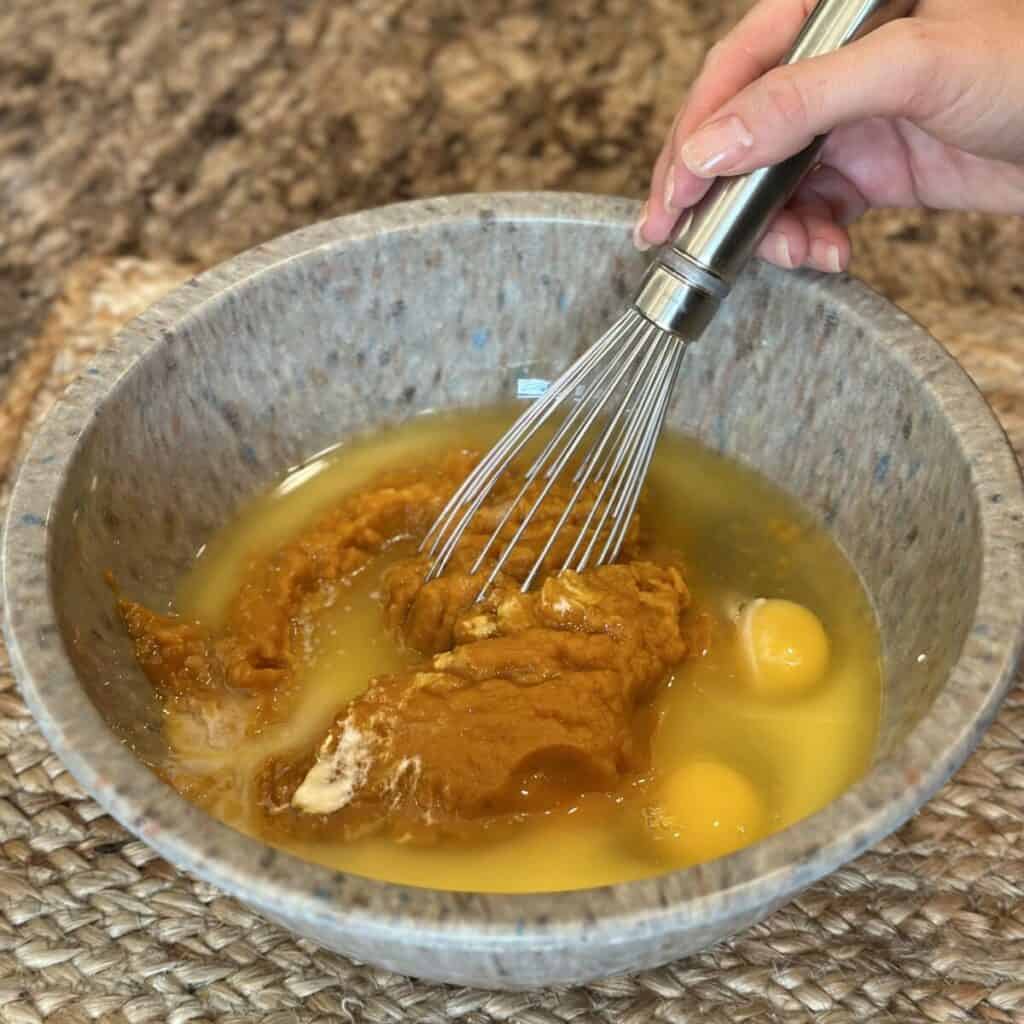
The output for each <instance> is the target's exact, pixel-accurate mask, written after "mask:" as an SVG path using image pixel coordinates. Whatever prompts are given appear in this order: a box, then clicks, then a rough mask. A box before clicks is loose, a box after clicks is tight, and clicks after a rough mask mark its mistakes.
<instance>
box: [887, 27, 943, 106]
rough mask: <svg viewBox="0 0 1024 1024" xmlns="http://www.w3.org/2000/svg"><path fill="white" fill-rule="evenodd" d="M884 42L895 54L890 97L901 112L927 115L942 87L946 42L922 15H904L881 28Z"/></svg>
mask: <svg viewBox="0 0 1024 1024" xmlns="http://www.w3.org/2000/svg"><path fill="white" fill-rule="evenodd" d="M880 31H881V32H884V33H885V36H886V37H887V39H886V45H887V46H888V48H889V49H890V50H891V52H892V53H893V55H894V57H895V58H896V60H895V63H894V69H895V70H896V72H897V73H896V75H895V76H894V78H895V81H894V86H895V88H894V89H893V91H892V93H891V94H890V95H891V99H892V101H893V102H894V103H895V104H896V108H897V110H898V112H899V113H900V114H905V115H909V116H911V117H927V116H928V115H929V114H930V113H932V111H933V108H934V105H935V103H936V101H937V100H938V98H939V97H940V95H941V93H942V90H941V89H940V88H938V86H939V85H940V83H941V81H942V64H943V63H944V62H945V60H946V57H947V55H948V52H949V46H948V43H946V42H945V41H944V40H943V39H942V36H941V32H940V31H938V30H937V28H936V26H935V25H934V24H933V23H931V22H929V21H927V20H925V19H923V18H903V19H901V20H899V21H894V22H891V23H890V24H888V25H885V26H883V27H882V29H881V30H880Z"/></svg>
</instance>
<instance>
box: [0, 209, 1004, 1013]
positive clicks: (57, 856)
mask: <svg viewBox="0 0 1024 1024" xmlns="http://www.w3.org/2000/svg"><path fill="white" fill-rule="evenodd" d="M901 216H909V215H901ZM911 221H912V223H910V227H907V226H906V224H904V226H903V227H900V224H899V223H896V224H892V223H887V224H883V225H880V224H879V223H878V222H877V220H876V222H875V224H874V227H873V229H872V231H871V232H869V233H866V234H865V236H864V239H863V241H862V245H861V248H860V266H859V269H860V271H861V273H862V274H863V275H864V276H866V277H867V278H868V279H870V280H872V281H873V283H875V284H877V285H879V286H881V287H882V288H883V289H884V290H886V291H888V292H889V294H891V295H894V297H897V298H899V299H900V300H901V301H902V302H903V304H904V305H905V306H906V307H907V308H908V309H910V311H911V312H913V313H914V314H915V315H917V316H918V318H919V319H921V320H922V321H924V322H925V323H926V324H927V325H928V326H929V327H931V329H932V330H933V331H934V332H935V333H936V334H937V335H938V336H939V337H940V338H941V339H942V340H943V341H944V342H946V343H947V344H948V345H949V347H950V348H951V349H952V350H953V352H954V353H955V354H956V355H957V357H958V358H959V359H960V360H961V361H962V362H963V363H964V365H965V366H967V368H968V369H969V370H970V372H971V373H972V374H973V375H974V377H975V379H976V380H977V381H978V383H979V384H980V385H981V387H982V388H983V389H984V390H985V391H986V393H987V394H988V395H989V397H990V400H992V401H993V403H994V405H995V406H996V408H997V410H998V411H999V413H1000V415H1001V416H1002V418H1003V421H1004V423H1005V424H1006V426H1007V428H1008V430H1009V432H1010V434H1011V436H1012V437H1013V439H1014V441H1015V444H1016V446H1017V450H1018V452H1021V451H1022V450H1024V303H1021V301H1020V297H1019V296H1018V295H1016V294H1014V293H1013V291H1012V289H1010V287H1009V285H1008V284H1007V286H1006V288H1005V290H1003V291H1002V292H1000V293H999V294H993V293H992V292H991V291H989V292H986V291H984V290H980V289H979V288H978V286H977V281H975V280H974V279H975V278H977V276H978V274H979V273H981V271H980V270H978V269H975V270H971V271H968V270H964V271H960V270H957V269H956V268H955V260H954V261H952V262H951V261H950V259H949V249H950V248H955V244H950V245H949V246H948V247H946V250H945V251H946V256H945V257H944V260H943V261H940V262H937V263H936V264H935V266H934V267H933V268H932V270H933V273H932V274H931V276H930V277H929V278H928V280H929V282H930V284H929V285H928V287H925V288H916V289H911V291H910V293H909V294H907V293H905V291H904V290H901V288H900V287H898V286H894V282H896V283H898V282H899V280H900V278H899V275H898V274H897V275H896V277H895V278H894V277H893V272H892V271H891V269H890V268H891V267H892V266H893V265H896V264H898V263H899V244H900V239H901V238H903V237H904V236H906V237H905V241H906V242H907V243H908V244H911V245H917V244H918V243H920V241H921V234H920V232H921V230H922V228H921V221H920V220H917V219H913V218H911ZM901 223H902V222H901ZM928 223H929V224H931V223H932V222H928ZM937 223H938V225H939V226H938V227H934V225H933V226H932V227H928V228H927V230H932V231H938V232H941V231H945V230H948V231H949V232H951V233H952V235H951V238H952V242H954V243H955V239H959V238H964V237H969V236H970V234H971V232H972V231H974V230H975V229H974V228H973V227H972V223H973V222H972V221H971V220H970V219H969V218H959V219H956V221H955V222H953V221H939V222H937ZM943 224H946V225H947V226H948V227H947V228H944V227H942V225H943ZM879 227H882V228H883V229H884V230H882V231H881V233H880V234H881V235H883V236H885V237H887V238H888V239H889V242H888V244H887V247H886V248H885V249H884V250H883V249H882V248H880V247H879V245H875V244H874V243H873V242H872V239H873V238H876V237H878V235H879V232H878V230H877V229H878V228H879ZM1007 230H1008V229H1007ZM954 236H955V237H954ZM990 237H991V235H990ZM931 241H932V243H933V245H934V243H935V242H939V243H941V242H943V239H942V238H941V237H939V238H935V239H932V240H931ZM946 241H947V242H949V241H951V239H946ZM941 248H942V246H941V245H938V246H934V249H933V246H932V245H929V246H928V247H927V249H926V250H922V248H919V249H918V250H917V251H918V252H920V251H936V250H939V249H941ZM1017 251H1018V252H1019V251H1020V250H1019V248H1018V250H1017ZM894 261H895V263H894ZM918 269H920V267H918ZM191 270H192V268H190V267H185V266H180V265H168V264H158V263H146V262H141V261H138V260H127V259H125V260H119V261H116V262H109V263H96V262H93V263H86V264H80V265H78V266H77V267H76V268H75V269H73V270H72V272H71V274H70V276H69V279H68V280H67V282H66V284H65V287H64V289H63V292H62V295H61V297H60V298H59V300H58V301H57V303H56V305H55V306H54V308H53V311H52V313H51V315H50V318H49V321H48V323H47V325H46V328H45V330H44V331H43V333H42V334H41V336H39V337H38V338H37V339H36V340H35V342H34V343H33V344H32V345H31V347H30V349H29V351H28V353H27V355H26V358H25V359H23V360H22V361H21V363H20V365H19V366H18V368H17V370H16V372H15V373H14V374H13V376H12V378H11V380H10V387H9V389H8V391H7V393H6V395H5V396H4V398H3V400H2V402H0V476H2V477H3V478H5V482H4V491H3V500H6V494H7V488H8V487H9V478H10V475H11V474H10V470H11V467H12V466H13V465H14V464H15V462H16V459H17V457H18V454H19V452H20V451H22V450H23V449H24V445H25V443H26V440H27V439H28V437H29V436H30V435H31V431H32V427H33V425H34V424H35V423H36V422H38V419H39V417H40V416H41V415H42V414H43V413H44V412H45V410H46V409H47V408H48V406H49V405H50V404H51V402H52V401H53V399H54V397H55V396H56V395H58V394H59V393H60V391H61V390H62V388H63V387H64V386H65V385H66V383H67V382H68V380H69V379H70V378H71V377H72V376H73V375H74V373H75V372H76V371H77V369H78V368H80V367H81V365H82V363H83V362H84V361H85V360H86V359H87V358H88V357H89V356H90V355H91V354H92V353H93V352H95V351H96V350H97V349H99V348H100V347H102V346H103V345H105V344H106V343H107V342H108V341H109V338H110V335H111V333H112V331H113V330H114V328H115V327H116V326H117V325H118V324H119V323H120V322H122V321H123V320H125V319H127V318H128V317H130V316H131V315H133V314H134V313H135V312H137V311H138V310H140V309H142V308H143V307H145V306H146V305H148V304H149V303H150V302H151V301H152V300H153V299H154V298H155V297H156V296H157V295H158V294H160V293H162V292H164V291H165V290H167V289H169V288H171V287H173V286H174V285H175V284H177V283H178V282H179V281H180V280H182V279H184V278H185V277H186V276H188V274H189V273H190V272H191ZM1004 280H1005V279H1004ZM804 1020H815V1021H820V1022H823V1024H850V1022H853V1021H865V1020H869V1021H877V1022H883V1024H885V1022H908V1024H909V1022H919V1021H932V1022H943V1024H945V1022H953V1021H981V1022H1007V1024H1009V1022H1024V685H1022V686H1018V687H1017V689H1016V690H1015V692H1014V693H1013V694H1012V695H1011V697H1010V698H1009V700H1008V701H1007V702H1006V704H1005V706H1004V707H1003V710H1002V713H1001V715H1000V716H999V719H998V721H997V722H996V724H995V725H994V726H993V728H992V729H991V730H990V732H989V733H988V735H987V736H986V738H985V741H984V743H983V744H982V746H981V748H980V749H979V750H978V752H977V753H976V754H975V755H974V756H973V757H972V758H971V760H970V761H969V762H968V763H967V765H966V766H965V767H964V769H963V770H962V771H961V772H960V773H959V774H958V775H957V777H956V778H955V779H954V780H953V781H952V782H951V783H950V784H949V785H948V786H947V787H946V788H945V789H944V790H943V791H942V792H941V793H940V794H939V796H938V797H936V799H934V800H933V801H932V802H931V803H930V804H929V805H928V806H927V807H926V808H925V809H924V810H923V811H922V812H921V813H920V814H918V815H917V816H916V817H915V818H914V819H913V820H912V821H911V822H910V823H909V824H908V825H907V826H906V827H905V828H904V829H903V830H902V831H901V832H899V833H898V834H897V835H895V836H893V837H891V838H890V839H889V840H887V841H886V842H885V843H883V844H882V845H881V846H879V847H877V848H876V849H874V850H872V851H871V852H869V853H868V854H866V855H864V856H863V857H861V858H860V859H859V860H858V861H856V862H855V863H853V864H851V865H849V866H847V867H846V868H845V869H843V870H842V871H839V872H837V873H836V874H834V875H832V876H831V877H830V878H828V879H826V880H825V881H823V882H822V883H820V884H819V885H817V886H815V887H814V888H812V889H810V890H809V891H807V892H806V893H805V894H804V895H803V896H801V897H800V898H799V899H798V900H797V901H796V902H794V903H792V904H790V905H789V906H788V907H786V908H784V909H783V910H781V911H779V912H777V913H776V914H774V915H773V916H772V917H770V918H769V919H768V920H767V921H765V922H764V923H763V924H761V925H759V926H758V927H756V928H753V929H751V930H749V931H747V932H745V933H743V934H741V935H740V936H739V937H737V938H736V939H735V940H733V941H730V942H726V943H721V944H719V945H718V946H716V947H714V948H712V949H711V950H709V951H707V952H705V953H703V954H701V955H699V956H695V957H691V958H689V959H687V960H683V961H680V962H678V963H675V964H671V965H669V966H667V967H663V968H660V969H658V970H653V971H649V972H646V973H643V974H639V975H635V976H631V977H621V978H616V979H612V980H609V981H606V982H603V983H601V984H596V985H591V986H589V987H587V988H584V989H577V990H568V991H567V990H546V991H538V992H535V993H527V994H500V993H499V994H494V993H487V992H479V991H472V990H464V989H456V988H452V987H448V986H443V985H431V984H424V983H420V982H415V981H412V980H409V979H407V978H403V977H398V976H396V975H393V974H389V973H387V972H383V971H378V970H376V969H373V968H370V967H365V966H362V965H359V964H356V963H353V962H351V961H349V960H346V959H345V958H343V957H340V956H336V955H334V954H331V953H327V952H325V951H324V950H322V949H320V948H319V947H317V946H316V945H314V944H312V943H310V942H306V941H304V940H297V939H295V938H293V937H292V936H291V935H289V934H287V933H285V932H282V931H281V930H280V929H279V928H277V927H275V926H272V925H270V924H268V923H266V922H265V921H263V920H262V919H261V918H259V917H257V916H256V915H254V914H252V913H250V912H249V911H247V910H246V909H244V908H243V907H241V906H239V905H238V904H237V903H236V902H234V901H233V900H231V899H229V898H227V897H225V896H223V895H222V894H221V893H219V892H218V891H217V890H215V889H213V888H212V887H210V886H208V885H206V884H204V883H202V882H198V881H196V880H194V879H192V878H189V877H187V876H185V875H182V874H179V873H178V872H177V871H176V870H175V869H174V868H172V867H171V866H170V865H168V864H167V863H165V862H164V861H162V860H161V859H160V858H159V857H158V856H157V855H156V854H155V853H153V852H152V851H151V850H150V849H149V848H148V847H146V846H145V844H143V843H141V842H138V841H136V840H135V839H133V838H132V837H130V836H129V835H128V834H127V833H125V832H124V830H123V829H121V828H120V826H118V825H117V824H116V823H115V822H113V821H112V820H111V819H110V818H108V817H107V816H106V815H105V814H104V813H103V812H102V811H101V810H100V809H99V807H97V806H96V804H95V803H93V802H92V801H91V800H90V799H88V798H87V797H86V796H85V795H84V794H83V793H82V792H81V791H80V790H79V789H78V787H77V786H76V784H75V782H74V781H73V780H72V778H71V777H70V776H69V775H68V774H67V773H66V772H65V771H64V770H63V768H62V766H61V764H60V762H59V761H58V759H57V758H56V756H55V755H54V754H52V753H51V752H50V750H49V749H48V748H47V745H46V743H45V741H44V740H43V739H42V737H41V736H40V734H39V732H38V731H37V729H36V728H35V725H34V723H33V722H32V719H31V717H30V716H29V714H28V712H27V711H26V710H25V707H24V705H23V704H22V702H21V700H20V699H19V697H18V694H17V690H16V688H15V685H14V682H13V680H12V678H11V676H10V672H9V666H8V664H7V659H6V656H0V1021H3V1022H11V1024H36V1022H40V1021H47V1022H54V1024H58V1022H59V1024H80V1022H86V1021H88V1022H96V1021H101V1022H116V1024H141V1022H144V1021H168V1022H173V1024H185V1022H187V1021H191V1022H201V1021H210V1022H212V1021H219V1022H225V1024H227V1022H243V1021H244V1022H263V1024H293V1022H294V1024H312V1022H317V1024H328V1022H332V1024H333V1022H348V1024H353V1022H362V1021H367V1022H373V1024H385V1022H386V1024H392V1022H396V1021H422V1022H431V1024H432V1022H438V1024H440V1022H444V1021H461V1022H465V1024H491V1022H498V1021H502V1022H505V1021H508V1022H522V1024H556V1022H565V1024H569V1022H572V1024H585V1022H590V1021H596V1022H615V1024H646V1022H648V1021H665V1022H677V1024H683V1022H686V1024H690V1022H696V1021H701V1022H705V1024H726V1022H729V1024H733V1022H742V1024H769V1022H773V1024H774V1022H780V1021H781V1022H790V1021H804Z"/></svg>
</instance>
